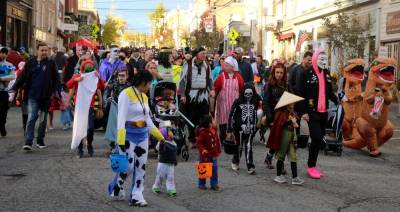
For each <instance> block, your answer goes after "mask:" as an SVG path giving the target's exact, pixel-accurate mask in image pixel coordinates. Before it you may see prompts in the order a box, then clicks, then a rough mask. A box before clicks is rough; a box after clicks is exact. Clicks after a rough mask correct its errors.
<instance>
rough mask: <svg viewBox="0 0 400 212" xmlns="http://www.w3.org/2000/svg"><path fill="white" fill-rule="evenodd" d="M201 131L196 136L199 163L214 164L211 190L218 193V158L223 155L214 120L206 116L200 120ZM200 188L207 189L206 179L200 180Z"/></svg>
mask: <svg viewBox="0 0 400 212" xmlns="http://www.w3.org/2000/svg"><path fill="white" fill-rule="evenodd" d="M199 128H200V129H199V131H198V132H197V135H196V146H197V149H198V150H199V155H200V161H199V163H200V164H202V163H207V162H208V163H212V176H211V179H210V184H211V190H214V191H218V190H219V186H218V164H217V157H218V156H219V154H220V153H221V144H220V142H219V139H218V135H217V131H216V129H215V128H213V127H212V118H211V116H209V115H205V116H203V117H202V118H201V119H200V123H199ZM198 187H199V189H201V190H205V189H207V187H206V179H200V178H199V183H198Z"/></svg>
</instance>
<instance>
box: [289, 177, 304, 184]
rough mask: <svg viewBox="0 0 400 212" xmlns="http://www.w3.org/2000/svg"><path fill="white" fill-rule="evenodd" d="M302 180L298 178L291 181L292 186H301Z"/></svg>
mask: <svg viewBox="0 0 400 212" xmlns="http://www.w3.org/2000/svg"><path fill="white" fill-rule="evenodd" d="M303 183H304V180H302V179H300V178H299V177H296V178H293V179H292V185H303Z"/></svg>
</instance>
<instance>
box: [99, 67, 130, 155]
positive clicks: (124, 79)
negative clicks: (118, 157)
mask: <svg viewBox="0 0 400 212" xmlns="http://www.w3.org/2000/svg"><path fill="white" fill-rule="evenodd" d="M116 75H117V81H116V82H114V83H113V84H109V85H107V87H108V88H109V91H110V97H109V98H108V100H107V101H108V103H109V104H110V109H109V112H108V119H107V129H106V134H105V137H106V140H108V141H109V145H110V148H111V151H113V150H115V141H116V139H117V113H118V110H117V107H118V105H117V104H118V96H119V94H120V93H121V92H122V91H123V90H125V89H126V88H128V87H130V86H131V83H129V82H128V78H129V75H128V68H127V67H126V66H124V65H122V66H120V67H119V68H118V69H117V73H116Z"/></svg>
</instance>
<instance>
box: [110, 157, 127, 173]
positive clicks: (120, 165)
mask: <svg viewBox="0 0 400 212" xmlns="http://www.w3.org/2000/svg"><path fill="white" fill-rule="evenodd" d="M110 161H111V168H112V170H113V171H114V172H116V173H120V172H127V171H128V156H126V155H124V154H123V155H121V154H111V155H110Z"/></svg>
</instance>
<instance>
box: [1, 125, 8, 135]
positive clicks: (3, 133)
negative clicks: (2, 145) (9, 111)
mask: <svg viewBox="0 0 400 212" xmlns="http://www.w3.org/2000/svg"><path fill="white" fill-rule="evenodd" d="M0 134H1V136H2V137H6V136H7V131H6V126H5V125H4V124H1V125H0Z"/></svg>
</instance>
